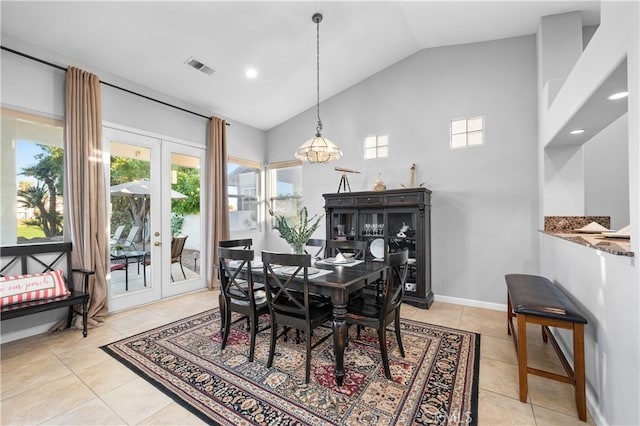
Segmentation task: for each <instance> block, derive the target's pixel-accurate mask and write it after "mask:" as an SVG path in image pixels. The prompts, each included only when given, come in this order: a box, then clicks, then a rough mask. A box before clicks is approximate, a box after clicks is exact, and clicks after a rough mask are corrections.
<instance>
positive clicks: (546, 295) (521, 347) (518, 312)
mask: <svg viewBox="0 0 640 426" xmlns="http://www.w3.org/2000/svg"><path fill="white" fill-rule="evenodd" d="M505 281H506V282H507V332H508V334H510V335H512V336H513V341H514V343H515V345H516V351H517V353H518V377H519V383H520V401H522V402H526V400H527V393H528V383H527V374H535V375H538V376H541V377H545V378H548V379H552V380H558V381H561V382H564V383H569V384H571V385H573V386H574V388H575V398H576V406H577V409H578V417H579V418H580V420H582V421H586V420H587V409H586V397H585V366H584V324H586V323H587V319H586V318H585V317H584V315H583V314H582V313H581V312H580V309H579V308H578V307H577V306H576V304H575V303H573V302H572V301H571V299H570V298H569V297H568V296H567V295H566V294H565V293H563V292H562V290H560V288H559V287H558V286H556V285H555V284H554V283H552V282H551V281H550V280H548V279H547V278H544V277H540V276H536V275H526V274H508V275H505ZM514 317H517V318H518V327H517V329H516V328H515V327H514V325H513V318H514ZM527 323H533V324H539V325H540V326H541V327H542V339H543V341H544V342H547V341H548V340H551V343H552V345H553V347H554V349H555V351H556V353H557V355H558V357H559V358H560V362H561V363H562V366H563V368H564V370H565V372H566V374H567V375H566V376H563V375H560V374H555V373H552V372H549V371H544V370H539V369H536V368H532V367H529V366H528V365H527ZM549 327H557V328H564V329H569V330H572V331H573V368H572V367H571V365H570V364H569V362H568V361H567V359H566V357H565V355H564V353H563V352H562V350H561V349H560V346H558V343H557V342H556V340H555V338H554V337H553V334H551V331H550V330H549Z"/></svg>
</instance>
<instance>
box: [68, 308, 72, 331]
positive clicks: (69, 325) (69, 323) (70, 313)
mask: <svg viewBox="0 0 640 426" xmlns="http://www.w3.org/2000/svg"><path fill="white" fill-rule="evenodd" d="M72 318H73V305H71V306H69V312H68V313H67V328H71V319H72Z"/></svg>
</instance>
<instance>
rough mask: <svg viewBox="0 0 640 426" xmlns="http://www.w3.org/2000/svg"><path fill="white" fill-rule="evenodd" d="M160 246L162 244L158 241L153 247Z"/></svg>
mask: <svg viewBox="0 0 640 426" xmlns="http://www.w3.org/2000/svg"><path fill="white" fill-rule="evenodd" d="M160 244H162V243H161V242H160V241H156V242H155V243H153V245H154V246H156V247H158V246H159V245H160Z"/></svg>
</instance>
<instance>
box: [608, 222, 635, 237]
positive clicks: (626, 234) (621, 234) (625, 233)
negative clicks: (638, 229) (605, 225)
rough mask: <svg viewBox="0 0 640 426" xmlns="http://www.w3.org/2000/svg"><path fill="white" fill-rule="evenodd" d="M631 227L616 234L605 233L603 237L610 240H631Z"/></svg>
mask: <svg viewBox="0 0 640 426" xmlns="http://www.w3.org/2000/svg"><path fill="white" fill-rule="evenodd" d="M630 231H631V226H630V225H627V226H625V227H624V228H620V229H618V230H617V231H616V232H603V233H602V235H604V236H605V237H609V238H631V232H630Z"/></svg>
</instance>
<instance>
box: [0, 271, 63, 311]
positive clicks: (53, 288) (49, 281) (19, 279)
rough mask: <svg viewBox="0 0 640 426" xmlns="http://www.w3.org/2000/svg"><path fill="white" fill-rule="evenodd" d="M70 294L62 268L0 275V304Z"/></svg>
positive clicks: (4, 304)
mask: <svg viewBox="0 0 640 426" xmlns="http://www.w3.org/2000/svg"><path fill="white" fill-rule="evenodd" d="M69 294H70V292H69V290H68V289H67V286H66V285H65V283H64V277H63V275H62V270H61V269H57V270H55V271H50V272H43V273H41V274H25V275H14V276H9V277H0V306H6V305H12V304H14V303H22V302H29V301H31V300H40V299H52V298H54V297H60V296H68V295H69Z"/></svg>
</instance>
